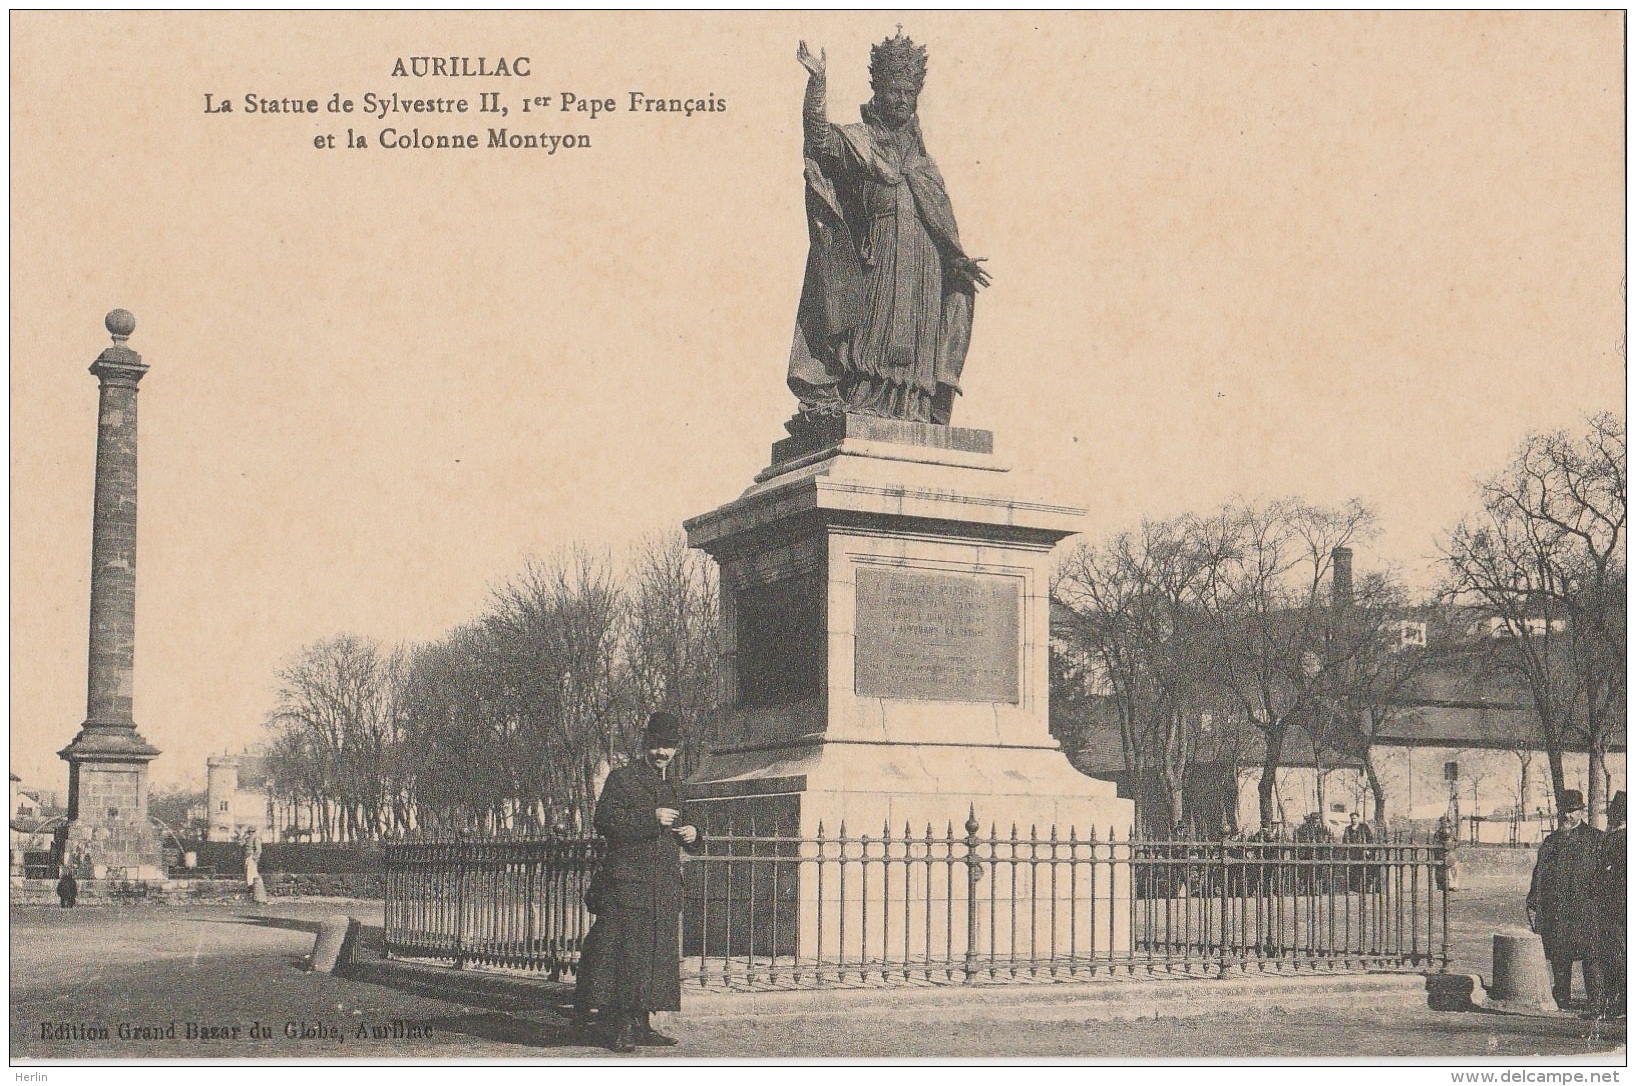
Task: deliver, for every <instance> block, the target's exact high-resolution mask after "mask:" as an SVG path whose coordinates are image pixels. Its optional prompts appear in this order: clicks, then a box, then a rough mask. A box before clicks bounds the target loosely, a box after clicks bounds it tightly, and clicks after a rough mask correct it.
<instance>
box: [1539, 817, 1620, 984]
mask: <svg viewBox="0 0 1636 1086" xmlns="http://www.w3.org/2000/svg"><path fill="white" fill-rule="evenodd" d="M1559 825H1560V828H1559V829H1558V830H1557V831H1556V832H1555V833H1553V834H1551V835H1550V836H1549V837H1547V838H1546V839H1545V840H1544V841H1542V842H1540V846H1539V857H1538V859H1536V860H1535V861H1534V879H1533V882H1532V883H1531V884H1530V885H1529V887H1528V926H1529V927H1530V928H1532V929H1533V930H1534V931H1536V932H1538V933H1539V936H1540V938H1541V940H1543V941H1544V943H1545V957H1546V959H1547V960H1548V961H1550V963H1551V995H1552V997H1553V998H1555V999H1556V1003H1557V1006H1558V1007H1564V1008H1565V1007H1567V1005H1568V999H1569V997H1570V996H1571V995H1572V994H1573V968H1574V962H1579V963H1580V968H1581V969H1582V970H1583V971H1584V974H1585V996H1586V998H1587V999H1588V1000H1589V1002H1590V1005H1591V1006H1592V1007H1595V1006H1597V1005H1598V1004H1599V1003H1600V1001H1601V998H1602V969H1601V966H1600V965H1599V963H1598V962H1597V958H1596V902H1595V899H1594V898H1593V897H1592V895H1591V880H1592V878H1593V877H1594V876H1595V874H1596V866H1597V861H1598V860H1599V859H1600V858H1601V853H1602V831H1601V830H1598V829H1597V828H1596V827H1595V826H1592V825H1591V824H1590V823H1588V822H1586V821H1585V797H1584V796H1583V795H1581V794H1580V793H1579V792H1578V791H1577V790H1575V789H1571V788H1570V789H1567V790H1566V791H1564V792H1563V793H1562V805H1561V813H1560V816H1559Z"/></svg>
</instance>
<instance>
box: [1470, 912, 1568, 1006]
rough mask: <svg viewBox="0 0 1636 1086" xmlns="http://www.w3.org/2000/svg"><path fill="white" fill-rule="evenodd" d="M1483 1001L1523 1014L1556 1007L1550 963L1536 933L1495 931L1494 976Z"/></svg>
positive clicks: (1515, 930)
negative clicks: (1552, 994) (1486, 996)
mask: <svg viewBox="0 0 1636 1086" xmlns="http://www.w3.org/2000/svg"><path fill="white" fill-rule="evenodd" d="M1483 1005H1484V1006H1485V1007H1486V1008H1487V1009H1489V1010H1493V1011H1511V1012H1513V1013H1523V1014H1539V1013H1541V1012H1544V1013H1547V1014H1549V1013H1553V1012H1555V1011H1556V1009H1557V1005H1556V1000H1555V999H1553V998H1551V967H1550V966H1549V965H1548V964H1546V961H1545V945H1544V943H1542V942H1541V941H1540V937H1539V936H1538V935H1535V934H1534V933H1533V932H1531V931H1522V930H1520V929H1513V930H1511V931H1504V932H1495V933H1494V980H1493V983H1491V984H1490V985H1489V986H1488V999H1487V1000H1486V1001H1485V1002H1484V1004H1483Z"/></svg>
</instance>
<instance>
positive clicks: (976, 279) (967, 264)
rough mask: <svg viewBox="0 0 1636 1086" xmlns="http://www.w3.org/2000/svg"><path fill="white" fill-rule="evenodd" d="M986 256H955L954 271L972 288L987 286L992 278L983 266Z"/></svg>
mask: <svg viewBox="0 0 1636 1086" xmlns="http://www.w3.org/2000/svg"><path fill="white" fill-rule="evenodd" d="M986 259H987V258H986V257H981V256H962V257H957V258H955V261H954V273H955V274H956V275H958V276H960V277H961V278H962V279H964V280H966V282H968V283H970V284H971V285H972V286H973V287H974V288H979V289H980V288H982V287H986V286H988V285H989V284H990V283H991V282H993V281H994V280H993V279H992V277H990V275H989V274H988V272H987V271H986V270H984V268H983V263H984V262H985V260H986Z"/></svg>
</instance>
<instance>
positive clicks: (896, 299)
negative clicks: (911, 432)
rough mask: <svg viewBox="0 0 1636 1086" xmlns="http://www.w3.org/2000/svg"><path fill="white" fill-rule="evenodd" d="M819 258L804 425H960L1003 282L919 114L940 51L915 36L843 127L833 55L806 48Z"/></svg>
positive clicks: (799, 364)
mask: <svg viewBox="0 0 1636 1086" xmlns="http://www.w3.org/2000/svg"><path fill="white" fill-rule="evenodd" d="M796 59H797V60H798V61H800V63H801V66H802V67H804V68H805V69H806V70H807V73H808V79H807V91H806V99H805V102H804V104H803V110H802V114H803V122H804V123H803V130H804V141H803V142H804V153H805V157H806V194H807V201H806V202H807V225H808V236H809V239H810V248H809V250H808V254H807V268H806V278H805V281H804V282H803V284H802V289H801V305H800V309H799V311H798V313H797V317H796V330H795V343H794V345H793V347H792V348H791V352H790V369H789V384H790V389H791V391H793V392H794V393H795V395H796V397H797V398H798V399H799V400H800V401H801V413H802V415H803V416H809V417H810V416H813V415H825V414H838V413H841V412H857V413H862V414H869V415H879V416H883V417H886V418H895V419H907V420H910V421H914V422H931V423H938V424H942V425H947V424H948V423H949V421H950V415H951V413H952V411H953V406H954V397H955V396H956V395H958V394H959V392H960V372H961V370H962V368H964V366H965V361H966V349H967V347H968V346H969V344H970V343H971V319H972V307H973V301H974V299H975V297H976V293H977V290H978V288H980V287H985V286H987V285H988V283H989V275H988V272H987V271H985V270H984V269H983V267H982V259H981V258H974V257H969V256H967V255H966V253H965V250H964V249H962V248H961V246H960V234H959V230H958V228H957V227H956V226H955V221H954V209H953V207H952V206H951V205H950V203H949V196H948V192H947V190H946V189H945V187H944V184H943V176H942V174H940V173H939V172H938V169H937V164H936V163H935V162H933V161H932V159H931V157H930V156H929V155H927V154H926V144H925V142H924V140H923V139H922V137H921V132H920V120H919V117H918V116H917V115H916V106H917V104H918V100H919V97H920V90H921V87H922V86H923V85H924V84H925V81H926V50H925V47H923V46H919V45H916V44H915V43H914V42H913V41H911V40H910V39H908V38H906V37H904V36H903V33H902V28H901V27H900V28H899V31H898V34H897V36H896V37H893V38H888V39H887V40H885V41H883V42H882V43H881V44H879V45H877V46H875V47H874V48H872V49H871V50H870V56H869V77H870V84H871V86H872V87H873V89H874V97H873V98H872V99H871V100H870V101H869V102H868V103H866V104H865V105H864V106H863V108H862V114H863V123H862V124H849V125H837V124H831V123H830V122H829V118H828V114H827V110H826V106H825V81H824V65H825V57H824V54H823V52H822V51H820V52H819V54H818V56H816V57H814V56H813V55H812V53H811V52H810V51H809V50H808V49H807V43H806V42H802V43H801V44H800V47H799V48H798V49H797V51H796Z"/></svg>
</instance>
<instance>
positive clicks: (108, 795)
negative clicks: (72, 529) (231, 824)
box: [58, 309, 163, 879]
mask: <svg viewBox="0 0 1636 1086" xmlns="http://www.w3.org/2000/svg"><path fill="white" fill-rule="evenodd" d="M106 325H107V328H108V331H109V333H110V334H111V335H112V336H113V340H114V345H113V346H112V347H109V348H107V349H106V350H104V351H103V352H102V354H100V355H99V356H98V357H97V360H96V361H95V362H93V363H92V364H91V373H92V374H93V375H94V376H95V377H96V378H97V380H98V382H99V384H100V386H101V387H100V395H99V400H98V409H97V476H96V497H95V503H94V506H93V515H92V522H91V624H90V625H91V636H90V652H89V661H88V666H87V669H86V707H85V723H84V724H83V725H82V726H81V728H80V733H79V735H77V736H75V737H74V741H73V742H72V743H70V744H69V745H68V746H67V747H65V748H64V749H63V750H61V751H59V752H58V755H59V757H61V758H63V759H64V760H65V761H67V762H68V766H69V769H68V825H67V827H66V830H65V832H64V833H63V835H62V846H61V847H62V850H63V862H64V863H65V864H67V865H69V866H71V867H73V868H74V869H75V870H76V872H77V873H78V874H80V875H82V876H84V877H90V878H97V877H113V878H130V879H149V878H160V877H163V871H162V870H161V855H160V848H159V838H158V835H157V834H156V833H154V831H153V828H152V827H151V826H150V824H149V822H148V763H149V762H150V761H152V760H153V759H154V758H155V757H157V756H158V754H159V751H158V750H157V749H156V748H154V747H152V746H150V745H149V744H148V742H147V741H146V740H144V739H143V738H142V737H141V736H140V735H138V734H137V731H136V722H135V720H134V719H133V718H132V716H131V694H132V689H133V677H134V670H135V664H136V386H137V382H139V381H140V380H141V379H142V375H143V374H145V373H147V372H148V367H147V366H145V365H143V363H142V356H141V355H139V354H137V353H136V352H135V351H133V350H131V349H130V348H129V347H127V346H126V345H125V344H126V341H127V340H128V339H129V338H130V335H131V333H132V332H133V331H135V329H136V318H135V317H133V316H131V314H130V313H128V312H126V311H125V310H123V309H116V310H114V311H113V312H112V313H109V314H108V317H107V321H106Z"/></svg>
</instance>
